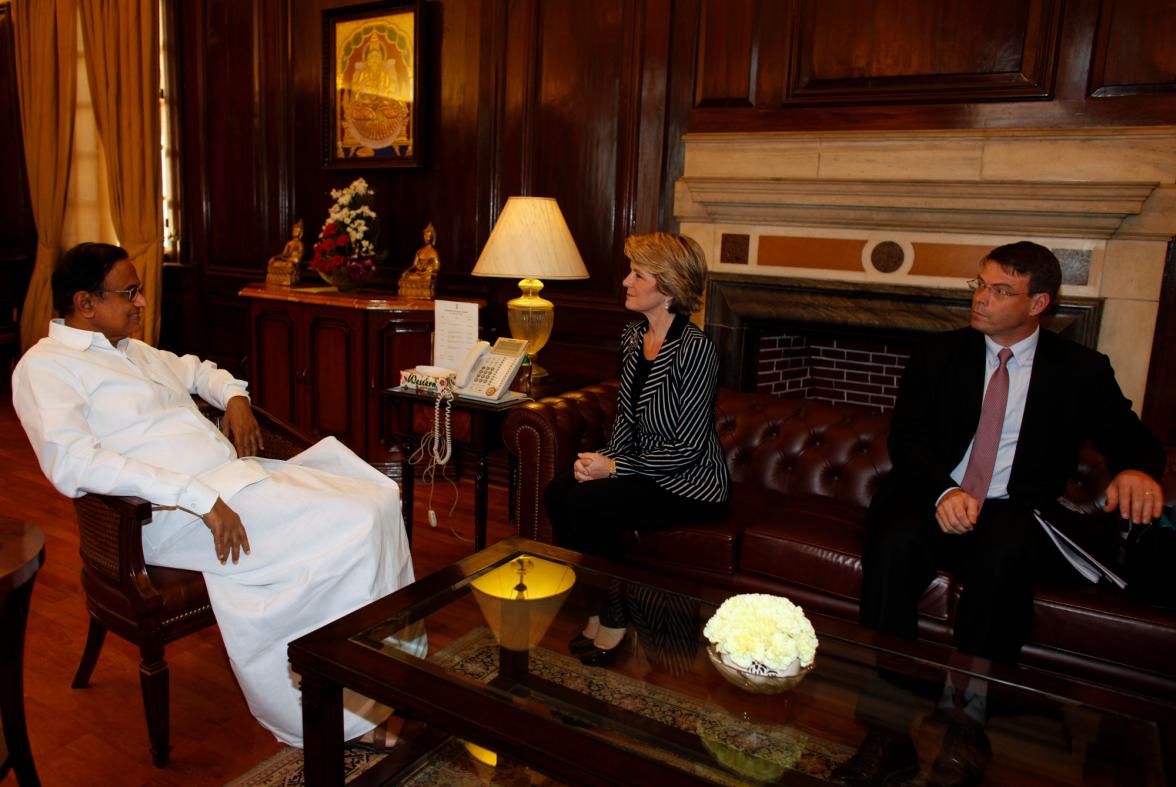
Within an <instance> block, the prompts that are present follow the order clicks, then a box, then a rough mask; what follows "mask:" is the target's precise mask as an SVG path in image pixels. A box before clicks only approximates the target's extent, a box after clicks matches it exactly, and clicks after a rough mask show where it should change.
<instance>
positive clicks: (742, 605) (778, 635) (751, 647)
mask: <svg viewBox="0 0 1176 787" xmlns="http://www.w3.org/2000/svg"><path fill="white" fill-rule="evenodd" d="M702 633H703V636H705V637H706V638H707V639H708V640H710V642H711V644H712V645H713V646H714V649H715V650H716V651H717V652H718V654H719V655H720V656H721V657H722V660H723V661H724V662H725V663H727V664H729V665H730V666H733V667H736V668H738V669H740V670H743V671H744V672H748V673H751V674H753V675H765V676H784V675H795V674H796V673H797V671H798V670H800V669H806V668H808V667H810V666H811V665H812V663H813V659H814V658H816V655H817V634H816V632H815V631H814V630H813V624H812V623H810V622H809V619H808V618H807V617H805V614H804V610H803V609H801V608H800V607H798V606H796V605H795V604H793V603H792V602H791V601H789V600H788V599H786V598H782V597H780V596H770V595H767V594H765V593H744V594H742V595H738V596H732V597H731V598H729V599H727V600H726V601H724V602H723V603H722V604H721V605H720V606H719V608H718V610H717V611H716V612H715V614H714V615H713V616H712V617H711V619H710V620H708V621H707V623H706V626H705V627H704V628H703V630H702Z"/></svg>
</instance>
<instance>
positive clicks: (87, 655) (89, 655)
mask: <svg viewBox="0 0 1176 787" xmlns="http://www.w3.org/2000/svg"><path fill="white" fill-rule="evenodd" d="M105 641H106V627H105V626H103V625H102V624H101V623H99V622H98V621H96V620H94V618H90V631H89V633H88V634H86V649H85V650H83V651H82V663H81V664H79V665H78V673H77V674H76V675H74V679H73V684H72V685H73V687H74V688H75V689H84V688H87V687H88V686H89V685H90V675H91V674H92V673H93V672H94V665H95V664H97V663H98V654H99V653H100V652H101V651H102V643H103V642H105Z"/></svg>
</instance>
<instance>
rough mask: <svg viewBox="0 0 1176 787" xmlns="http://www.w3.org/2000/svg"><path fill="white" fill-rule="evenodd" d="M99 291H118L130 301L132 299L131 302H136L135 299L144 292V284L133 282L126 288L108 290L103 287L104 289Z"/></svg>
mask: <svg viewBox="0 0 1176 787" xmlns="http://www.w3.org/2000/svg"><path fill="white" fill-rule="evenodd" d="M99 292H113V293H117V294H119V295H121V296H123V297H124V298H126V299H127V300H128V301H130V302H131V303H134V302H135V299H136V298H138V297H139V295H140V293H142V292H143V288H142V286H140V285H138V284H132V285H131V286H130V287H127V288H126V289H125V290H107V289H102V290H99Z"/></svg>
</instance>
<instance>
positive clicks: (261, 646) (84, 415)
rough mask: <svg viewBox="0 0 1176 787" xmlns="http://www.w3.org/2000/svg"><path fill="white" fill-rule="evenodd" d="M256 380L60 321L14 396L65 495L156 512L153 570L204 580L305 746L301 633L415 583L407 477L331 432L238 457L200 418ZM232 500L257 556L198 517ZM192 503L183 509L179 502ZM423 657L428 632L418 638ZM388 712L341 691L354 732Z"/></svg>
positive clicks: (275, 725)
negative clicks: (401, 485) (291, 660)
mask: <svg viewBox="0 0 1176 787" xmlns="http://www.w3.org/2000/svg"><path fill="white" fill-rule="evenodd" d="M245 392H246V384H245V383H243V382H242V381H240V380H236V379H234V378H233V377H232V375H230V374H228V373H227V372H224V371H222V370H219V369H217V368H216V366H215V365H214V364H212V363H208V362H201V361H200V360H199V359H198V358H196V357H195V356H191V355H187V356H184V357H182V358H181V357H177V356H175V355H173V354H172V353H168V352H163V351H161V350H157V349H155V348H153V347H151V346H149V345H146V344H143V343H142V342H139V341H135V340H133V339H130V340H123V341H120V342H119V343H118V345H117V346H111V344H110V342H109V341H107V339H106V338H105V337H104V336H103V335H102V334H100V333H94V332H91V331H82V330H77V329H74V328H70V327H68V326H66V325H65V324H64V323H62V322H61V321H59V320H58V321H54V323H53V324H51V325H50V328H49V336H47V337H46V338H44V339H41V341H39V342H38V343H37V344H36V345H35V346H34V347H33V348H32V349H30V350H29V351H28V352H27V353H25V355H24V357H23V358H22V359H21V361H20V363H19V364H17V367H16V371H15V372H14V373H13V405H14V407H15V409H16V412H17V415H18V416H19V417H20V420H21V423H22V425H23V426H24V428H25V432H26V433H27V434H28V436H29V441H30V442H31V443H32V446H33V450H34V451H35V452H36V454H37V458H38V460H39V461H40V464H41V469H42V470H43V471H44V472H45V475H46V476H48V477H49V479H50V480H51V481H52V482H53V485H54V486H55V487H57V489H58V490H60V491H61V492H62V493H63V494H66V495H68V496H70V497H79V496H81V495H83V494H85V493H87V492H96V493H100V494H112V495H136V496H138V497H142V498H144V499H146V500H149V501H151V502H152V503H153V504H155V505H156V506H160V507H164V508H171V509H175V510H168V511H159V510H157V511H156V512H155V513H154V515H153V518H152V522H151V523H150V524H149V525H148V526H147V527H145V528H143V551H144V556H145V557H146V559H147V562H148V563H150V564H152V565H162V566H172V567H175V568H185V569H190V570H196V571H201V572H203V573H204V579H205V584H206V585H207V586H208V596H209V600H210V601H211V603H212V608H213V612H214V613H215V614H216V619H217V623H218V625H219V627H220V631H221V636H222V638H223V640H224V643H225V648H226V650H227V651H228V654H229V660H230V663H231V664H232V666H233V672H234V674H236V676H237V680H238V682H239V683H240V684H241V689H242V691H243V693H244V694H245V698H246V700H247V701H248V703H249V708H250V710H251V711H252V713H253V715H254V716H255V717H256V718H257V720H258V721H259V722H261V724H262V725H263V726H265V727H266V728H267V729H269V730H271V731H272V732H273V733H274V734H275V735H276V736H277V737H278V739H279V740H281V741H283V742H285V743H288V744H290V745H294V746H300V745H301V744H302V716H301V705H300V694H299V690H298V678H297V676H296V675H294V674H293V673H291V671H290V669H289V664H288V662H287V658H286V646H287V643H289V642H290V640H292V639H294V638H296V637H298V636H301V635H302V634H305V633H307V632H309V631H313V630H314V629H316V628H318V627H320V626H322V625H324V624H326V623H328V622H329V621H331V620H333V619H335V618H336V617H338V616H340V615H344V614H346V613H348V612H350V611H352V610H354V609H357V608H358V607H360V606H363V605H364V604H366V603H368V602H370V601H372V600H374V599H376V598H379V597H381V596H383V595H386V594H388V593H391V592H393V591H394V590H396V589H398V588H400V587H402V586H403V585H405V584H407V583H409V582H411V581H412V579H413V572H412V561H411V556H410V554H409V549H408V542H407V538H406V537H405V533H404V525H403V521H402V519H401V514H400V495H399V490H398V488H397V487H396V484H395V483H393V482H392V481H391V480H390V479H389V478H387V477H386V476H384V475H381V474H380V473H379V472H377V471H376V470H375V469H374V468H372V467H371V465H368V464H367V463H365V462H364V461H363V460H361V459H360V458H359V457H357V456H355V454H353V453H352V452H351V451H349V450H348V449H347V448H346V446H344V445H342V444H341V443H339V441H337V440H335V439H334V438H327V439H325V440H322V441H320V442H319V443H317V444H316V445H314V446H312V447H311V448H309V449H307V450H306V451H304V452H303V453H301V454H299V455H298V456H296V457H294V458H292V459H291V460H290V461H289V462H279V461H276V460H269V459H251V458H247V459H238V458H237V455H236V451H235V449H234V448H233V445H232V443H230V442H229V441H228V439H226V438H225V436H224V435H222V434H221V432H220V431H219V430H218V429H217V428H216V427H215V426H214V425H213V424H212V423H211V422H209V421H208V419H206V418H205V417H204V416H203V415H201V414H200V412H199V410H198V409H197V408H196V406H195V405H194V404H193V402H192V398H191V394H192V393H197V394H199V395H200V396H201V397H202V398H203V399H205V400H206V401H208V402H210V403H212V404H214V405H216V406H218V407H222V408H223V407H224V406H225V405H226V404H228V401H229V399H231V398H233V397H234V396H243V395H245ZM218 496H219V497H221V498H222V499H223V500H224V501H225V502H226V503H228V504H229V506H230V507H231V508H233V509H234V510H235V511H236V512H237V513H238V514H239V515H240V517H241V521H242V523H243V524H244V526H245V529H246V532H247V533H248V534H249V543H250V546H251V548H252V549H251V554H249V555H244V554H243V555H242V556H241V559H240V562H239V563H236V564H234V563H232V562H228V563H226V564H223V565H222V564H220V563H219V562H218V561H217V560H216V554H215V549H214V546H213V541H212V535H211V533H210V532H209V530H208V528H206V527H205V526H204V525H203V524H202V523H201V522H200V521H199V519H198V518H197V515H199V514H204V513H207V512H208V511H209V510H210V509H211V508H212V505H213V503H215V502H216V498H217V497H218ZM180 509H183V510H180ZM414 646H415V647H416V648H417V649H419V650H423V649H424V648H426V647H427V645H426V644H425V642H424V639H423V638H421V639H420V641H419V642H416V643H414ZM387 714H388V710H387V708H382V706H378V705H377V704H375V703H373V702H372V701H371V700H367V699H365V698H362V697H359V696H357V695H353V694H351V693H350V692H345V693H344V731H345V734H346V735H347V736H348V737H354V736H357V735H360V734H362V733H363V732H364V731H366V730H368V729H371V727H372V726H374V724H375V723H377V722H379V721H380V720H382V719H383V718H384V717H385V716H386V715H387Z"/></svg>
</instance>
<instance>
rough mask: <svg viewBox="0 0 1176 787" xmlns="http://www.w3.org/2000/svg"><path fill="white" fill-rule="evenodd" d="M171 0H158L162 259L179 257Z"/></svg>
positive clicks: (169, 259)
mask: <svg viewBox="0 0 1176 787" xmlns="http://www.w3.org/2000/svg"><path fill="white" fill-rule="evenodd" d="M173 13H174V9H173V8H172V3H171V2H170V0H160V1H159V120H160V123H159V128H160V140H159V154H160V156H161V158H162V161H163V184H162V186H163V259H164V262H178V261H179V259H180V234H181V233H180V229H181V228H180V199H179V197H180V177H179V172H180V158H179V151H178V149H177V146H176V139H177V135H176V134H175V125H176V122H177V119H176V110H177V104H176V102H175V96H176V86H177V80H176V79H175V78H174V77H175V74H176V73H177V69H175V68H173V65H174V64H173V63H172V59H173V52H172V46H171V40H172V35H171V33H172V30H173V27H172V20H173V16H172V14H173Z"/></svg>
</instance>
